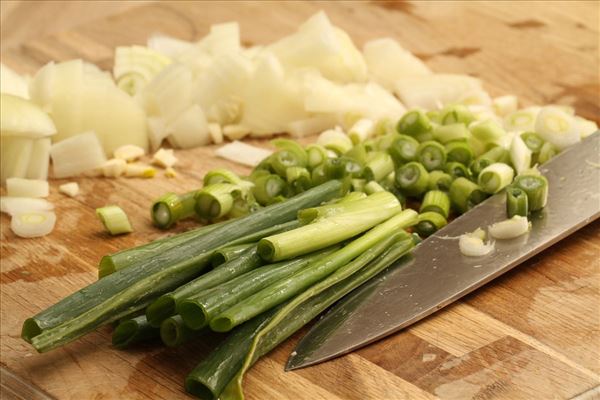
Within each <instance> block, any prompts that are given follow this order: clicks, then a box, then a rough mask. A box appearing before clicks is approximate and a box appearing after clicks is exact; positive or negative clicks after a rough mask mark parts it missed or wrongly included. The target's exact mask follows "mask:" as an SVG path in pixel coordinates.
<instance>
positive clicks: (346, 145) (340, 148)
mask: <svg viewBox="0 0 600 400" xmlns="http://www.w3.org/2000/svg"><path fill="white" fill-rule="evenodd" d="M317 144H320V145H321V146H323V147H325V148H326V149H328V150H333V151H335V152H337V153H340V154H344V153H345V152H347V151H349V150H350V149H351V148H352V146H353V145H352V140H351V139H350V138H349V137H348V135H346V134H345V133H344V132H343V131H342V130H341V129H340V128H339V127H338V128H336V129H328V130H326V131H325V132H323V133H321V134H320V135H319V137H318V138H317Z"/></svg>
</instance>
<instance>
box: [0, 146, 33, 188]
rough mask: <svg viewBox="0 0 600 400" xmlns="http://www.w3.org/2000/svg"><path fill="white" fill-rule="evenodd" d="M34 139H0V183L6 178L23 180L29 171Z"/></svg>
mask: <svg viewBox="0 0 600 400" xmlns="http://www.w3.org/2000/svg"><path fill="white" fill-rule="evenodd" d="M33 143H34V139H30V138H27V137H19V136H2V137H1V138H0V153H1V156H0V164H1V166H0V174H1V177H2V178H1V179H2V182H3V183H4V181H6V179H7V178H11V177H16V178H25V177H27V171H28V169H29V163H30V160H31V153H32V152H33Z"/></svg>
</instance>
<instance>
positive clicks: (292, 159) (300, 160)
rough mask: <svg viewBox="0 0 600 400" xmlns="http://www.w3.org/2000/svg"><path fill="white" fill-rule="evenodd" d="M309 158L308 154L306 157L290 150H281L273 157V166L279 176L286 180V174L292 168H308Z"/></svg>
mask: <svg viewBox="0 0 600 400" xmlns="http://www.w3.org/2000/svg"><path fill="white" fill-rule="evenodd" d="M307 163H308V158H307V157H306V152H305V153H304V157H301V156H300V155H298V153H295V152H292V151H290V150H279V151H278V152H276V153H275V154H273V155H272V156H271V166H272V167H273V169H274V170H275V173H277V175H279V176H281V177H282V178H285V172H286V170H287V169H288V168H290V167H306V165H307Z"/></svg>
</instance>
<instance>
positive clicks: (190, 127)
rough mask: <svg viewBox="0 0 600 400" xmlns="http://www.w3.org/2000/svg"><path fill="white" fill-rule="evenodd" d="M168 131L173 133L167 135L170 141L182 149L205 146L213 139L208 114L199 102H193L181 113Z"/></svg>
mask: <svg viewBox="0 0 600 400" xmlns="http://www.w3.org/2000/svg"><path fill="white" fill-rule="evenodd" d="M167 131H168V132H170V133H171V134H170V135H169V136H168V137H167V140H168V141H169V143H171V145H172V146H174V147H178V148H180V149H189V148H192V147H197V146H204V145H207V144H209V143H210V140H211V138H210V134H209V132H208V123H207V122H206V116H205V115H204V111H202V108H201V107H200V106H199V105H198V104H193V105H192V106H191V107H190V108H188V109H187V110H185V111H184V112H183V113H181V114H180V115H179V116H178V117H177V119H176V120H175V121H173V123H171V124H170V125H169V126H168V127H167Z"/></svg>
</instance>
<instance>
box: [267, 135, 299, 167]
mask: <svg viewBox="0 0 600 400" xmlns="http://www.w3.org/2000/svg"><path fill="white" fill-rule="evenodd" d="M271 144H272V145H273V146H275V147H276V148H277V149H279V150H286V151H289V152H290V153H293V154H294V155H295V156H296V157H297V158H298V159H299V160H300V165H302V166H306V165H307V164H308V154H307V153H306V150H305V149H304V148H303V147H302V146H301V145H300V144H299V143H298V142H296V141H295V140H290V139H281V138H280V139H273V140H271Z"/></svg>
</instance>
